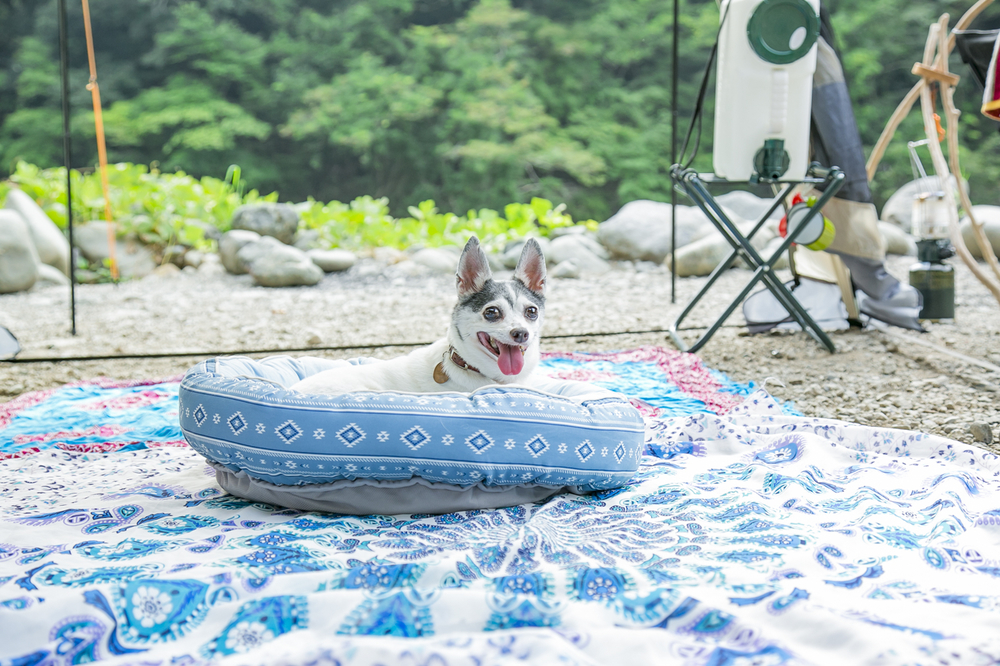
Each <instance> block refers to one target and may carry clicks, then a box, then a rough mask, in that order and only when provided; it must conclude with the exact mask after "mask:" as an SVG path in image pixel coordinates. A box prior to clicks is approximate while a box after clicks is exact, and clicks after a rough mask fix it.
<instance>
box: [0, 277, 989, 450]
mask: <svg viewBox="0 0 1000 666" xmlns="http://www.w3.org/2000/svg"><path fill="white" fill-rule="evenodd" d="M912 262H913V259H912V258H908V257H892V258H890V261H889V262H888V264H887V265H888V268H889V270H890V272H892V273H893V274H895V275H897V276H899V277H901V278H903V279H904V280H905V278H906V274H907V270H908V268H909V265H910V264H912ZM955 266H956V284H957V288H956V292H957V296H956V306H957V307H956V319H955V320H954V321H949V322H940V323H929V324H928V329H929V331H928V333H926V334H923V335H920V334H917V333H914V332H911V331H903V330H901V329H889V330H886V331H882V330H876V329H872V328H868V329H865V330H858V329H853V330H850V331H845V332H842V333H834V334H832V339H833V341H834V343H835V344H836V346H837V349H838V352H837V353H836V354H829V353H828V352H827V351H826V350H825V349H823V348H822V347H820V346H819V345H818V344H817V343H816V342H814V341H813V340H812V339H811V338H810V337H808V336H807V335H805V334H803V333H772V334H764V335H753V336H750V335H746V332H745V328H743V326H742V324H743V320H742V318H741V317H740V315H739V312H737V313H736V314H734V315H733V316H732V317H731V318H730V320H729V322H728V323H727V326H726V327H725V328H723V329H721V330H720V331H719V332H718V333H717V334H716V335H715V337H713V338H712V340H711V341H709V343H708V344H707V345H706V346H705V347H704V348H703V349H702V350H701V351H700V356H701V357H702V358H703V359H704V360H705V361H706V362H707V363H708V364H709V365H710V366H712V367H714V368H717V369H719V370H721V371H723V372H725V373H727V374H728V375H729V376H730V377H732V378H733V379H734V380H737V381H744V382H745V381H755V382H758V383H760V382H764V381H765V380H766V387H767V389H768V390H769V391H770V392H771V393H773V394H774V395H776V396H777V397H779V398H781V399H783V400H791V401H793V402H794V404H795V406H796V407H797V408H798V409H799V410H801V411H802V412H803V413H804V414H807V415H814V416H820V417H828V418H837V419H843V420H847V421H853V422H858V423H864V424H870V425H875V426H886V427H894V428H904V429H911V430H922V431H925V432H930V433H934V434H940V435H945V436H947V437H950V438H952V439H955V440H959V441H962V442H966V443H973V442H976V441H977V440H978V443H979V444H980V445H982V446H986V447H987V448H991V449H992V450H994V451H996V452H998V453H1000V446H998V445H997V444H996V443H997V441H998V440H1000V367H998V366H1000V305H998V304H997V303H996V301H994V300H993V298H992V297H991V296H990V294H989V292H988V291H987V290H986V289H985V288H984V287H982V285H980V284H979V283H978V282H977V281H976V279H975V277H973V276H972V274H971V273H970V272H969V271H968V270H967V269H966V268H965V267H964V266H962V265H961V264H959V263H957V262H956V264H955ZM749 275H750V274H749V272H747V271H744V270H740V269H734V270H731V271H729V272H728V273H727V274H726V275H725V276H724V277H723V278H722V279H721V280H720V281H719V283H718V284H717V285H716V286H715V287H714V288H713V290H712V291H710V292H709V294H708V296H706V298H705V299H703V301H702V303H701V304H700V305H699V307H698V308H697V309H696V310H695V312H694V313H692V315H691V316H690V317H689V318H688V320H687V321H686V322H685V325H686V326H697V325H704V324H707V323H708V321H710V320H711V318H712V315H713V314H714V313H716V312H721V311H722V310H723V309H724V308H725V307H726V305H728V303H729V301H730V300H731V299H732V297H733V296H734V295H735V294H736V293H738V291H739V289H740V288H741V287H742V286H743V285H744V284H745V283H746V280H747V279H748V278H749ZM453 280H454V278H453V277H451V276H447V275H424V276H418V277H413V276H405V275H401V274H397V273H395V272H394V269H393V267H392V266H390V267H388V268H386V267H384V266H382V265H380V264H378V262H376V261H375V260H374V259H366V260H362V261H361V262H359V264H358V265H356V266H355V267H354V268H353V269H351V271H349V272H347V273H344V274H331V275H328V276H327V277H326V278H324V280H323V281H322V282H321V283H320V284H319V285H317V286H316V287H311V288H293V289H266V288H261V287H256V286H253V284H252V282H251V278H250V277H249V276H231V275H226V274H220V273H218V272H215V271H211V270H205V271H201V272H198V271H194V270H193V269H188V270H186V271H184V272H178V273H175V274H168V275H154V276H151V277H149V278H146V279H144V280H140V281H135V282H130V283H123V284H121V285H83V286H80V287H78V289H77V298H76V308H77V335H76V336H72V335H70V324H69V311H70V305H69V294H68V290H67V289H65V288H55V287H49V288H45V289H36V290H33V291H30V292H26V293H21V294H9V295H3V296H0V324H2V325H4V326H6V327H7V328H9V329H10V330H11V331H12V332H13V333H14V334H15V335H16V336H17V337H18V339H19V340H20V342H21V345H22V347H23V351H22V353H21V355H20V356H19V362H16V363H9V362H0V402H2V401H6V400H10V399H12V398H14V397H16V396H17V395H19V394H21V393H24V392H27V391H33V390H38V389H45V388H50V387H55V386H59V385H61V384H64V383H67V382H73V381H78V380H83V379H89V378H93V377H97V376H106V377H113V378H118V379H129V378H157V377H170V376H175V375H178V374H181V373H183V372H184V371H185V370H186V369H187V368H189V367H191V366H192V365H194V364H195V363H196V362H198V360H200V359H201V358H204V357H205V356H211V355H215V354H216V353H224V352H231V351H240V350H275V349H282V350H293V351H291V353H294V354H310V355H316V356H327V357H330V358H343V357H352V356H375V357H382V358H387V357H392V356H396V355H399V354H402V353H405V352H406V351H408V349H409V347H408V345H413V344H421V343H427V342H430V341H432V340H434V339H436V338H438V337H441V335H443V333H444V331H445V329H446V326H447V322H448V316H449V313H450V310H451V307H452V306H453V304H454V302H455V293H454V287H453ZM703 284H704V279H703V278H688V279H679V280H678V281H677V296H676V301H677V302H676V304H672V303H671V298H670V274H669V272H668V271H666V270H665V269H664V268H663V267H660V266H655V265H653V264H639V265H637V266H633V265H632V264H628V263H625V264H621V265H619V266H617V267H616V270H614V271H612V272H611V273H608V274H606V275H603V276H600V277H592V278H584V279H565V280H558V279H552V280H550V288H549V296H548V305H547V312H546V322H545V329H544V331H545V336H546V337H545V339H544V340H543V349H546V350H577V351H608V350H615V349H627V348H632V347H636V346H640V345H660V346H667V347H670V346H672V343H671V342H670V339H669V337H668V336H667V335H666V334H665V333H664V331H665V330H666V329H667V328H668V327H669V326H670V325H671V323H672V322H673V320H674V319H675V318H676V316H677V315H678V314H679V313H680V310H681V309H682V307H683V306H684V304H686V303H687V302H688V300H689V299H690V298H691V297H693V296H694V294H695V293H696V292H697V290H698V289H699V288H700V287H701V286H702V285H703ZM622 331H632V332H631V333H621V332H622ZM685 335H686V337H687V339H688V340H689V341H693V339H694V338H695V332H694V331H688V332H687V333H686V334H685ZM144 354H159V355H165V354H187V355H186V356H168V357H163V358H114V359H94V360H63V361H60V362H53V361H41V360H33V359H43V358H49V359H51V358H69V357H104V356H129V355H144ZM29 360H32V362H26V361H29ZM990 439H992V441H993V445H990V444H987V443H986V440H990Z"/></svg>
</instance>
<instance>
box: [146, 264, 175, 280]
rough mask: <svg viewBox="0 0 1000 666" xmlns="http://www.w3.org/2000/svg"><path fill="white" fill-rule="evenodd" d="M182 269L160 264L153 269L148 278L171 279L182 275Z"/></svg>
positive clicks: (172, 265) (173, 265)
mask: <svg viewBox="0 0 1000 666" xmlns="http://www.w3.org/2000/svg"><path fill="white" fill-rule="evenodd" d="M180 273H181V269H179V268H178V267H177V265H176V264H160V265H159V266H157V267H156V268H154V269H153V272H152V273H150V274H149V275H148V276H147V277H151V278H170V277H176V276H178V275H180Z"/></svg>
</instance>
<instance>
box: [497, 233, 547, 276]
mask: <svg viewBox="0 0 1000 666" xmlns="http://www.w3.org/2000/svg"><path fill="white" fill-rule="evenodd" d="M535 240H536V241H538V247H539V248H541V250H542V256H544V257H545V263H546V264H548V263H550V262H549V254H551V249H552V248H551V243H552V241H550V240H549V239H548V238H545V237H544V236H543V237H539V238H536V239H535ZM524 243H525V239H524V238H519V239H517V240H512V241H510V242H509V243H507V244H506V245H505V246H504V248H503V252H502V253H501V255H500V260H501V261H502V262H503V268H506V269H513V268H515V267H516V266H517V260H518V259H520V258H521V249H522V248H523V247H524Z"/></svg>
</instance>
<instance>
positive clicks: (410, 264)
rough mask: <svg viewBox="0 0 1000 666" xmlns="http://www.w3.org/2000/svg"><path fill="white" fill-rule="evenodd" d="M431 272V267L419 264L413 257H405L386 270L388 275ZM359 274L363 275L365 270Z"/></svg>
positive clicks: (421, 274)
mask: <svg viewBox="0 0 1000 666" xmlns="http://www.w3.org/2000/svg"><path fill="white" fill-rule="evenodd" d="M376 265H377V264H376ZM430 273H431V269H429V268H427V267H426V266H424V265H423V264H418V263H417V262H415V261H413V260H412V259H404V260H403V261H401V262H399V263H398V264H393V265H392V266H390V267H389V268H388V269H387V270H386V275H388V276H390V277H423V276H425V275H429V274H430ZM359 274H362V275H363V274H364V272H363V271H362V272H359Z"/></svg>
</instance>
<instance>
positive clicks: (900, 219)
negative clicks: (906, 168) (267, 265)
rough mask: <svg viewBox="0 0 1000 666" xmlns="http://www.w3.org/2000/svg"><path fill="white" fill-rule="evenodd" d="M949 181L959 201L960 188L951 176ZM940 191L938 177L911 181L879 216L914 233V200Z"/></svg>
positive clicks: (887, 202)
mask: <svg viewBox="0 0 1000 666" xmlns="http://www.w3.org/2000/svg"><path fill="white" fill-rule="evenodd" d="M949 179H950V182H951V187H952V190H953V191H954V192H955V194H956V201H957V200H958V199H957V195H958V187H957V185H956V181H955V177H954V176H950V177H949ZM966 187H968V184H966ZM940 189H941V185H940V180H939V179H938V177H937V176H928V177H927V178H917V179H916V180H911V181H910V182H909V183H907V184H906V185H903V186H902V187H901V188H899V189H898V190H896V191H895V192H894V193H893V194H892V196H891V197H889V200H888V201H886V202H885V205H884V206H882V212H881V214H879V219H881V220H883V221H885V222H890V223H892V224H895V225H896V226H897V227H899V228H900V229H902V230H903V231H906V232H910V231H913V229H912V226H913V225H912V222H913V200H914V199H915V198H916V196H917V195H918V194H921V193H923V192H935V191H939V190H940Z"/></svg>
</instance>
